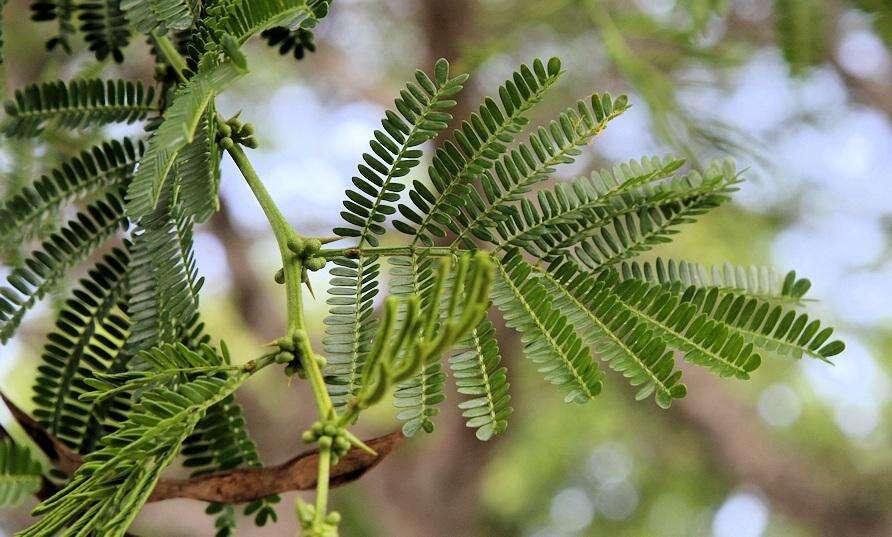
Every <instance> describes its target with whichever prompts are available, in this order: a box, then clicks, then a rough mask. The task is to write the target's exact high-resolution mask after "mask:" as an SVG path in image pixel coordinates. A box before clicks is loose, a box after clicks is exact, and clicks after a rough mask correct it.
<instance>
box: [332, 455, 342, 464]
mask: <svg viewBox="0 0 892 537" xmlns="http://www.w3.org/2000/svg"><path fill="white" fill-rule="evenodd" d="M340 460H341V458H340V457H338V456H337V455H335V454H334V453H332V454H331V465H332V466H337V465H338V462H339V461H340Z"/></svg>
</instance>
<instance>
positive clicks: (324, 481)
mask: <svg viewBox="0 0 892 537" xmlns="http://www.w3.org/2000/svg"><path fill="white" fill-rule="evenodd" d="M330 469H331V448H330V447H327V448H325V447H320V448H319V477H318V479H317V480H316V519H315V520H314V521H313V523H314V525H315V526H317V527H319V526H321V525H322V524H323V523H324V522H325V515H326V510H327V509H328V480H329V476H330Z"/></svg>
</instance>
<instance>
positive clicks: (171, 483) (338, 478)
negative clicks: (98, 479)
mask: <svg viewBox="0 0 892 537" xmlns="http://www.w3.org/2000/svg"><path fill="white" fill-rule="evenodd" d="M0 398H2V399H3V401H4V403H6V406H7V407H8V408H9V411H10V413H11V414H12V416H13V418H15V420H16V422H17V423H18V424H19V425H20V426H21V427H22V429H24V431H25V433H26V434H27V435H28V437H29V438H31V440H32V441H33V442H34V443H35V444H36V445H37V447H39V448H40V450H41V451H42V452H43V453H44V454H45V455H46V456H47V457H48V458H49V459H50V461H51V462H52V463H53V465H55V466H56V467H57V468H58V469H59V470H60V471H62V472H64V473H65V474H67V475H71V474H72V473H74V471H75V470H77V468H78V467H79V466H80V465H81V464H82V463H83V458H82V457H81V455H80V454H79V453H77V452H75V451H74V450H72V449H71V448H69V447H68V446H66V445H65V444H64V443H63V442H61V441H60V440H59V439H57V438H55V437H54V436H53V435H52V434H50V433H49V432H48V431H47V430H46V429H45V428H44V427H43V426H42V425H40V424H39V423H38V422H37V421H35V420H34V419H33V418H32V417H31V416H29V415H28V414H27V413H26V412H24V411H23V410H22V409H20V408H19V407H18V406H17V405H16V404H15V403H13V402H12V401H10V400H9V399H8V398H7V397H6V395H5V394H3V393H2V392H0ZM3 433H5V431H3ZM403 440H405V437H404V436H403V435H402V433H400V432H393V433H390V434H387V435H384V436H380V437H377V438H372V439H371V440H367V441H365V443H366V444H367V445H368V446H369V447H371V448H372V449H373V450H374V451H375V453H376V454H374V455H373V454H371V453H368V452H366V451H363V450H361V449H358V448H353V449H351V450H350V451H348V452H347V454H346V455H344V456H343V457H342V458H341V460H340V461H339V462H338V464H337V465H336V466H334V467H333V468H332V469H331V481H330V484H331V486H332V487H339V486H341V485H346V484H347V483H350V482H352V481H355V480H357V479H359V478H360V477H362V476H363V475H365V474H366V473H367V472H368V471H369V470H371V469H372V468H374V467H375V466H377V465H378V463H380V462H381V461H382V460H384V458H385V457H387V455H389V454H390V453H391V452H393V450H395V449H396V448H398V447H399V446H400V444H402V443H403ZM318 459H319V453H318V451H317V450H315V449H314V450H310V451H306V452H303V453H301V454H300V455H297V456H296V457H294V458H292V459H290V460H289V461H287V462H284V463H282V464H279V465H276V466H267V467H264V468H237V469H234V470H229V471H225V472H217V473H213V474H207V475H203V476H200V477H193V478H188V479H161V480H159V481H158V484H157V485H156V486H155V490H154V492H152V495H151V497H150V498H149V502H160V501H164V500H171V499H174V498H189V499H193V500H202V501H206V502H217V503H245V502H251V501H254V500H259V499H261V498H265V497H267V496H270V495H272V494H279V493H282V492H289V491H294V490H312V489H314V488H316V477H317V473H316V471H317V467H318V466H319V460H318ZM53 489H54V487H50V489H49V490H43V489H42V490H41V494H40V496H42V497H48V496H49V495H51V494H52V493H53V492H54V490H53Z"/></svg>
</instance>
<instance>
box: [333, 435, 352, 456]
mask: <svg viewBox="0 0 892 537" xmlns="http://www.w3.org/2000/svg"><path fill="white" fill-rule="evenodd" d="M334 445H335V447H336V448H338V449H339V450H341V452H342V453H347V451H348V450H349V449H350V441H349V440H347V439H346V438H344V437H343V436H339V437H337V438H335V443H334Z"/></svg>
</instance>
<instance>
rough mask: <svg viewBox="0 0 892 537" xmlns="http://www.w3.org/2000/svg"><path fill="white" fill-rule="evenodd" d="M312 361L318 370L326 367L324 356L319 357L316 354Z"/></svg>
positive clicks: (326, 361) (326, 362)
mask: <svg viewBox="0 0 892 537" xmlns="http://www.w3.org/2000/svg"><path fill="white" fill-rule="evenodd" d="M313 360H314V361H315V362H316V365H318V366H319V368H320V369H322V368H324V367H325V366H326V365H328V360H326V359H325V357H324V356H319V355H318V354H317V355H316V356H314V357H313Z"/></svg>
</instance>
